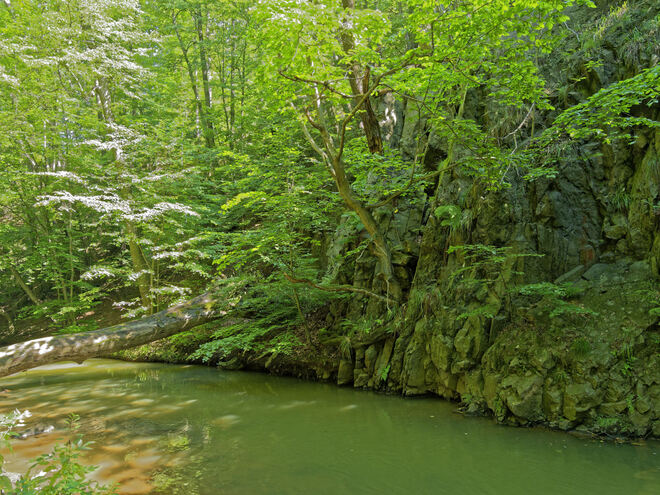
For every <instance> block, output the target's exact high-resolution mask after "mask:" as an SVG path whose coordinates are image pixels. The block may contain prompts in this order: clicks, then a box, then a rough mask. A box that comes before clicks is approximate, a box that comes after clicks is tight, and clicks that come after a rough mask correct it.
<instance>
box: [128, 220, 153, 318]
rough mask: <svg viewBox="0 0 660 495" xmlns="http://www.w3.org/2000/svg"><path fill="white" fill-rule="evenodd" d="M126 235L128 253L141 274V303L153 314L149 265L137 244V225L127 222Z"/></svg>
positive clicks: (135, 268)
mask: <svg viewBox="0 0 660 495" xmlns="http://www.w3.org/2000/svg"><path fill="white" fill-rule="evenodd" d="M125 225H126V233H127V234H128V236H127V237H128V251H129V253H130V255H131V261H132V262H133V269H134V270H135V271H136V272H137V273H138V274H139V275H138V278H137V286H138V290H139V291H140V301H141V302H142V306H143V307H145V308H146V309H147V313H151V311H152V304H151V294H150V288H151V287H150V284H149V273H150V270H149V265H148V264H147V263H146V261H145V259H144V255H143V254H142V249H140V245H139V244H138V242H137V229H136V228H135V225H134V224H133V223H132V222H130V221H127V222H126V223H125Z"/></svg>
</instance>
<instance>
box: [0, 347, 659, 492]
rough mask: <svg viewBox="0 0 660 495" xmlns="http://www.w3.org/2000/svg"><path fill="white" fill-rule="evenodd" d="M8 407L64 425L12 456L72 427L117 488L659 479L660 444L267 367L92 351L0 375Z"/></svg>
mask: <svg viewBox="0 0 660 495" xmlns="http://www.w3.org/2000/svg"><path fill="white" fill-rule="evenodd" d="M3 389H8V391H5V392H4V393H2V394H0V413H3V412H8V411H10V410H12V409H14V408H17V409H20V410H25V409H28V410H30V411H31V412H32V414H33V417H32V418H31V419H30V424H28V426H32V427H34V426H40V427H45V426H48V425H53V426H55V431H53V432H50V433H46V434H42V435H38V436H34V437H30V438H28V439H25V440H18V441H15V442H14V453H13V454H9V455H8V456H7V464H6V469H8V470H10V471H11V470H13V471H19V470H21V469H25V468H26V467H27V465H28V461H27V459H29V458H32V457H34V456H36V455H39V454H41V453H44V452H46V451H49V450H50V448H52V445H53V444H54V443H55V442H56V441H57V440H58V439H62V438H65V437H66V427H65V419H66V416H67V415H68V414H69V413H72V412H75V413H77V414H79V415H80V416H81V418H82V419H81V431H82V432H83V433H84V435H85V438H86V439H87V440H93V441H94V442H95V444H94V446H93V449H92V450H91V451H90V453H89V455H88V456H87V457H86V460H87V462H89V463H93V464H95V465H98V466H99V470H98V471H97V472H96V473H95V474H94V477H95V479H99V480H103V481H105V482H107V481H117V482H120V484H121V491H120V493H126V494H140V493H166V494H186V495H195V494H198V495H220V494H236V495H238V494H241V495H253V494H435V495H443V494H447V495H454V494H468V495H476V494H485V495H489V494H493V495H529V494H536V495H539V494H561V495H571V494H580V495H586V494H592V493H593V494H599V495H608V494H612V495H615V494H616V495H620V494H627V495H634V494H640V495H651V494H653V495H657V494H658V493H660V454H658V452H659V451H660V444H659V443H658V442H646V443H644V444H643V445H641V446H633V445H616V444H613V443H602V442H599V441H592V440H581V439H577V438H574V437H572V436H570V435H567V434H565V433H559V432H551V431H546V430H542V429H520V428H509V427H502V426H498V425H496V424H494V423H493V421H492V420H489V419H481V418H464V417H462V416H461V415H458V414H456V413H455V412H453V411H454V409H455V405H452V404H449V403H447V402H443V401H441V400H438V399H415V400H410V399H407V400H404V399H401V398H399V397H388V396H383V395H378V394H374V393H369V392H361V391H356V390H352V389H345V388H338V387H336V386H334V385H331V384H319V383H310V382H304V381H300V380H296V379H288V378H279V377H273V376H268V375H264V374H257V373H244V372H223V371H218V370H215V369H209V368H204V367H198V366H172V365H160V364H134V363H124V362H118V361H109V360H90V361H87V362H86V363H85V364H84V365H82V366H79V365H74V364H71V365H55V366H49V367H42V368H38V369H35V370H32V371H30V372H27V373H23V374H20V375H16V376H13V377H9V378H5V379H3V380H0V390H3Z"/></svg>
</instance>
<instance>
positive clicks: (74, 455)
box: [0, 412, 116, 495]
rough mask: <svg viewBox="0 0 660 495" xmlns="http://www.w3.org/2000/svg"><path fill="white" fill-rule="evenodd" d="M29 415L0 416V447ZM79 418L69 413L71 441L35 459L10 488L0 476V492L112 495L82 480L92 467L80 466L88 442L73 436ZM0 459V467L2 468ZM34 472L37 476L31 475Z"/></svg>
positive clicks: (111, 489)
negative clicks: (37, 472) (37, 473)
mask: <svg viewBox="0 0 660 495" xmlns="http://www.w3.org/2000/svg"><path fill="white" fill-rule="evenodd" d="M27 417H29V414H26V413H22V414H21V413H18V412H15V413H13V414H10V415H8V416H0V445H1V446H3V447H4V446H7V445H9V442H8V437H10V435H11V430H12V429H13V428H15V427H16V426H19V425H22V424H23V422H24V420H25V419H26V418H27ZM79 419H80V418H79V416H77V415H76V414H71V415H70V416H69V418H68V420H67V423H68V428H69V431H70V434H71V435H72V438H71V439H70V440H69V441H67V442H66V443H65V444H57V445H55V447H53V450H52V452H50V453H48V454H44V455H41V456H39V457H37V458H36V459H35V460H34V462H33V464H32V466H31V467H30V469H29V470H28V471H27V472H26V473H25V474H23V475H22V476H21V477H20V478H19V479H18V481H17V482H16V484H15V486H14V487H13V488H12V487H11V484H10V483H9V479H8V478H7V477H6V476H0V490H11V491H9V492H7V493H11V494H12V495H36V494H44V495H64V494H74V493H75V494H80V495H113V494H115V493H116V491H115V489H114V487H112V486H103V485H100V484H99V483H97V482H95V481H89V480H87V479H86V477H87V475H88V474H89V473H91V472H92V471H94V469H95V468H94V467H93V466H85V465H83V464H80V462H79V459H80V456H81V455H82V453H83V452H84V451H86V450H88V449H89V442H84V441H83V439H82V435H80V434H78V433H76V431H77V430H78V428H79V423H78V422H79ZM2 461H3V459H2V457H1V456H0V468H1V467H2ZM35 470H38V471H39V472H40V473H43V474H40V475H36V474H34V471H35Z"/></svg>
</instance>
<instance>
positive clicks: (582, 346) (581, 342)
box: [571, 338, 591, 358]
mask: <svg viewBox="0 0 660 495" xmlns="http://www.w3.org/2000/svg"><path fill="white" fill-rule="evenodd" d="M571 352H572V353H573V354H575V355H576V356H577V357H581V358H583V357H585V356H587V355H588V354H589V352H591V343H590V342H589V341H588V340H587V339H585V338H578V339H576V340H574V341H573V342H572V343H571Z"/></svg>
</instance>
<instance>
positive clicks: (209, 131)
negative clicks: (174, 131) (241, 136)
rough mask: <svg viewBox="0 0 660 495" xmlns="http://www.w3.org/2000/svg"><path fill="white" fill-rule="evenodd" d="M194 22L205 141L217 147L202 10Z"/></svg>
mask: <svg viewBox="0 0 660 495" xmlns="http://www.w3.org/2000/svg"><path fill="white" fill-rule="evenodd" d="M193 20H194V21H195V28H196V30H197V46H198V47H199V66H200V68H201V70H202V88H203V90H204V106H205V107H206V108H205V109H204V115H205V118H204V119H203V120H202V124H203V125H204V141H205V142H206V147H207V148H214V147H215V137H214V130H213V122H212V121H211V120H210V118H209V114H210V113H211V107H212V101H211V86H210V85H209V61H208V56H207V54H206V45H205V42H204V18H203V16H202V8H201V7H198V8H197V9H195V11H194V15H193Z"/></svg>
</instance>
